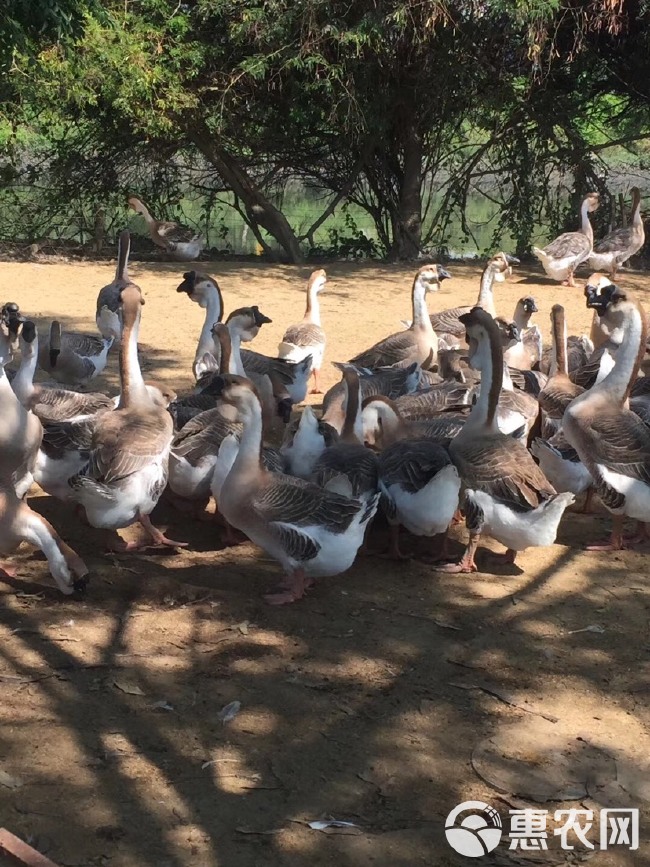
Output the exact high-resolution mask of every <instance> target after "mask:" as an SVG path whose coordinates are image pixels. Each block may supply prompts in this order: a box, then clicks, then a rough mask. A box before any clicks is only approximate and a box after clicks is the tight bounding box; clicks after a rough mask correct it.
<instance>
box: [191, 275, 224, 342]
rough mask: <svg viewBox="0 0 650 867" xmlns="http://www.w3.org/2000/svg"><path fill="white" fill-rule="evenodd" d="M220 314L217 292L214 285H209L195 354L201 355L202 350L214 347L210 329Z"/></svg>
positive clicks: (219, 319)
mask: <svg viewBox="0 0 650 867" xmlns="http://www.w3.org/2000/svg"><path fill="white" fill-rule="evenodd" d="M222 314H223V311H222V309H221V299H220V298H219V293H218V292H217V290H216V289H215V288H214V287H210V289H209V290H208V291H207V292H206V303H205V320H204V321H203V327H202V328H201V335H200V337H199V346H198V349H197V355H203V353H204V352H211V351H212V349H213V347H214V340H213V337H212V329H213V327H214V325H215V323H216V322H220V321H221V316H222Z"/></svg>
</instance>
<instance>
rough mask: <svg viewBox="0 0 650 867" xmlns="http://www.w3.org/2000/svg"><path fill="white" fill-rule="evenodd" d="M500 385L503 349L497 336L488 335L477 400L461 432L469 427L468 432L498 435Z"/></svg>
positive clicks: (501, 383) (501, 382)
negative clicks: (472, 430)
mask: <svg viewBox="0 0 650 867" xmlns="http://www.w3.org/2000/svg"><path fill="white" fill-rule="evenodd" d="M502 385H503V349H502V348H501V345H500V343H499V337H498V335H492V334H490V336H489V342H488V345H487V346H486V347H485V349H484V357H483V364H482V365H481V389H480V391H479V396H478V400H477V401H476V403H475V404H474V407H473V408H472V412H471V413H470V416H469V418H468V419H467V422H466V423H465V427H464V428H463V430H465V428H467V426H468V425H469V429H470V430H471V429H476V428H477V427H480V428H483V430H484V431H485V432H486V433H498V430H499V429H498V427H497V422H496V413H497V406H498V403H499V395H500V394H501V388H502ZM461 433H462V432H461Z"/></svg>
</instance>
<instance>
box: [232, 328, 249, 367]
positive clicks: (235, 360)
mask: <svg viewBox="0 0 650 867" xmlns="http://www.w3.org/2000/svg"><path fill="white" fill-rule="evenodd" d="M228 331H229V332H230V350H231V359H230V360H231V364H230V366H231V367H232V368H234V370H230V371H229V373H236V374H237V375H238V376H246V371H245V370H244V362H243V361H242V360H241V334H240V333H239V331H238V330H237V329H236V328H231V327H230V326H228Z"/></svg>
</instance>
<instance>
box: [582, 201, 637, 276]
mask: <svg viewBox="0 0 650 867" xmlns="http://www.w3.org/2000/svg"><path fill="white" fill-rule="evenodd" d="M631 192H632V222H631V225H630V226H626V227H625V228H621V229H615V230H614V231H613V232H610V233H609V234H608V235H605V237H604V238H602V239H601V240H600V241H598V243H597V244H594V249H593V250H592V252H591V255H590V256H589V267H590V268H593V270H594V271H606V272H607V274H608V275H609V276H610V277H611V279H612V280H616V272H617V271H618V269H619V268H620V267H621V266H622V265H623V263H624V262H627V260H628V259H629V258H631V257H632V256H634V254H635V253H638V252H639V250H640V249H641V248H642V247H643V245H644V243H645V229H644V228H643V219H642V218H641V191H640V190H639V188H638V187H632V190H631Z"/></svg>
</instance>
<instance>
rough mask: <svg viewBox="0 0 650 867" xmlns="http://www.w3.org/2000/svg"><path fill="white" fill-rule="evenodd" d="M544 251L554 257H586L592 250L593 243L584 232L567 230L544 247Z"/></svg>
mask: <svg viewBox="0 0 650 867" xmlns="http://www.w3.org/2000/svg"><path fill="white" fill-rule="evenodd" d="M544 252H545V253H546V254H547V255H548V256H552V257H553V259H566V258H568V257H569V256H584V257H585V258H586V257H587V256H588V255H589V253H590V252H591V244H590V242H589V238H588V237H587V236H586V235H583V234H582V232H565V233H564V234H563V235H559V236H558V237H557V238H556V239H555V240H554V241H551V243H550V244H548V245H547V246H546V247H544Z"/></svg>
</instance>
